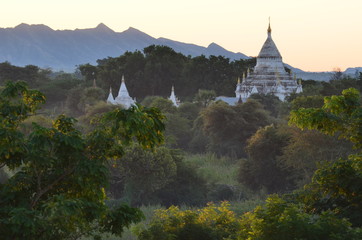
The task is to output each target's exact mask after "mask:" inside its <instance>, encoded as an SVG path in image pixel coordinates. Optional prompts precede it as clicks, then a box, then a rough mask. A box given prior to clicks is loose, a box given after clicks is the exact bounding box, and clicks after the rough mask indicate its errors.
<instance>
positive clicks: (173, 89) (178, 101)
mask: <svg viewBox="0 0 362 240" xmlns="http://www.w3.org/2000/svg"><path fill="white" fill-rule="evenodd" d="M168 99H170V100H171V101H172V103H173V105H175V106H176V107H178V106H180V100H179V99H178V98H177V97H176V95H175V88H174V86H172V88H171V96H170V97H169V98H168Z"/></svg>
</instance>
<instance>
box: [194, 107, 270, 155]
mask: <svg viewBox="0 0 362 240" xmlns="http://www.w3.org/2000/svg"><path fill="white" fill-rule="evenodd" d="M201 117H202V125H203V132H204V134H205V135H206V136H208V137H209V138H210V145H209V146H208V148H209V150H210V151H212V152H215V153H217V154H220V155H226V154H229V155H231V156H237V157H241V156H244V155H245V151H244V147H245V145H246V141H247V139H248V138H249V137H251V136H252V135H253V134H254V133H255V132H256V130H257V129H258V128H259V127H263V126H265V125H267V124H270V117H269V115H268V113H267V112H266V111H265V110H264V109H263V107H262V105H261V104H260V103H258V102H256V101H255V100H249V101H247V102H246V103H243V104H239V105H237V106H229V105H227V104H226V103H224V102H216V103H214V104H212V105H210V106H209V107H207V108H205V109H204V110H203V111H202V112H201Z"/></svg>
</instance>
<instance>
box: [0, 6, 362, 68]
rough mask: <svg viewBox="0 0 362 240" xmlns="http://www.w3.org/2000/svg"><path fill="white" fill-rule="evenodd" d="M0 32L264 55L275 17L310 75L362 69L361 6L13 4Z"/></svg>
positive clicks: (291, 58) (288, 56)
mask: <svg viewBox="0 0 362 240" xmlns="http://www.w3.org/2000/svg"><path fill="white" fill-rule="evenodd" d="M0 7H1V10H2V13H1V15H0V27H1V28H6V27H15V26H16V25H19V24H20V23H28V24H45V25H47V26H49V27H51V28H52V29H76V28H93V27H95V26H97V25H98V24H99V23H101V22H102V23H104V24H105V25H107V26H108V27H110V28H111V29H113V30H114V31H116V32H122V31H124V30H126V29H127V28H128V27H134V28H137V29H138V30H140V31H142V32H145V33H147V34H149V35H151V36H153V37H155V38H158V37H165V38H169V39H172V40H176V41H181V42H186V43H194V44H197V45H201V46H205V47H207V46H208V45H209V44H210V43H212V42H215V43H217V44H219V45H220V46H222V47H224V48H225V49H227V50H230V51H233V52H242V53H244V54H246V55H248V56H256V55H258V53H259V51H260V48H261V46H262V44H263V43H264V41H265V39H266V36H267V32H266V30H267V26H268V17H269V16H270V17H271V27H272V30H273V32H272V37H273V39H274V42H275V43H276V45H277V47H278V49H279V51H280V53H281V54H282V56H283V61H284V62H285V63H288V64H290V65H292V66H293V67H297V68H300V69H302V70H304V71H332V70H333V69H334V68H341V69H342V71H343V70H345V69H346V68H347V67H362V12H361V10H362V0H344V1H341V0H254V1H250V0H248V1H244V0H223V1H220V0H183V1H173V0H153V1H150V0H103V1H93V0H62V1H51V0H32V1H28V0H12V1H5V2H3V3H1V4H0Z"/></svg>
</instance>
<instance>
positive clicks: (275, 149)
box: [238, 125, 293, 193]
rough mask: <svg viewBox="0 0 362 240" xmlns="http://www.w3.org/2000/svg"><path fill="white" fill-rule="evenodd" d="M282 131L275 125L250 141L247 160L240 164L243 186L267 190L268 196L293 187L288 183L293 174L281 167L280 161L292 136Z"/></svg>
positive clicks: (262, 129)
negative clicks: (289, 176) (279, 158)
mask: <svg viewBox="0 0 362 240" xmlns="http://www.w3.org/2000/svg"><path fill="white" fill-rule="evenodd" d="M281 130H282V129H280V128H277V127H275V126H274V125H271V126H267V127H264V128H261V129H259V130H258V131H257V132H256V133H255V134H254V135H253V136H252V137H251V138H250V139H249V140H248V145H247V147H246V151H247V153H248V159H247V160H243V161H241V165H240V170H239V178H238V180H239V182H240V183H242V184H244V185H245V186H247V187H249V188H251V189H253V190H258V189H261V188H265V189H266V190H267V192H268V193H275V192H282V191H285V190H288V189H291V188H292V187H293V182H292V181H290V179H288V175H289V174H290V173H289V172H288V171H287V170H286V169H283V168H282V167H281V166H280V165H279V164H278V157H279V156H281V155H282V149H283V148H284V147H285V146H286V145H287V144H288V140H289V134H288V133H285V132H283V131H281Z"/></svg>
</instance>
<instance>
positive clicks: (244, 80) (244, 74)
mask: <svg viewBox="0 0 362 240" xmlns="http://www.w3.org/2000/svg"><path fill="white" fill-rule="evenodd" d="M244 81H245V73H243V82H244Z"/></svg>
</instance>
